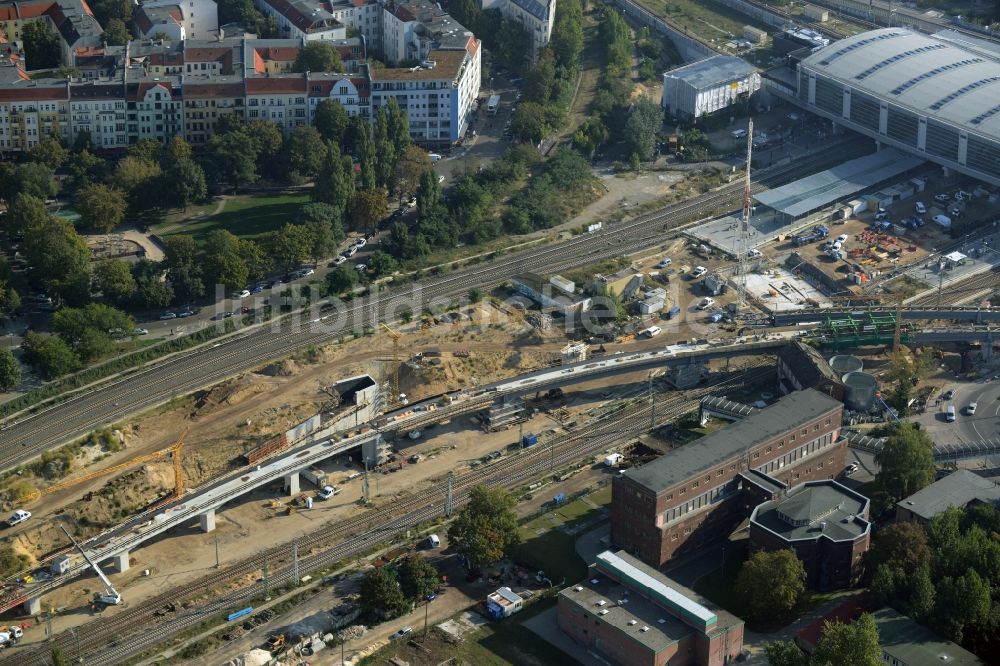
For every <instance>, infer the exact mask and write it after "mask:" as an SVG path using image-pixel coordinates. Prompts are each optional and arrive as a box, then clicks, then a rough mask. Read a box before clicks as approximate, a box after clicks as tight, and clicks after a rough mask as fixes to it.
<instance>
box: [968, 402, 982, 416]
mask: <svg viewBox="0 0 1000 666" xmlns="http://www.w3.org/2000/svg"><path fill="white" fill-rule="evenodd" d="M976 407H979V403H977V402H970V403H969V406H968V408H967V409H966V410H965V413H966V414H968V415H969V416H972V415H974V414H975V413H976Z"/></svg>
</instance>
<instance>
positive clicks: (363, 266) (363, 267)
mask: <svg viewBox="0 0 1000 666" xmlns="http://www.w3.org/2000/svg"><path fill="white" fill-rule="evenodd" d="M354 270H356V271H357V272H359V273H364V272H365V271H366V270H368V264H354Z"/></svg>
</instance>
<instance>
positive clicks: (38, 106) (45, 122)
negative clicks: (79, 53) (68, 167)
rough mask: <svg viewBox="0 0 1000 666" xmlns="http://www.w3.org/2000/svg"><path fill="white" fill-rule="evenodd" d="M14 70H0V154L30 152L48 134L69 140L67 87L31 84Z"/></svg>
mask: <svg viewBox="0 0 1000 666" xmlns="http://www.w3.org/2000/svg"><path fill="white" fill-rule="evenodd" d="M17 71H18V70H17V69H16V68H15V67H10V66H8V67H3V68H0V81H2V82H3V83H4V85H3V86H2V87H3V92H4V93H5V94H4V95H3V96H0V154H4V155H7V154H11V153H19V152H26V151H28V150H31V149H32V148H33V147H34V146H35V145H36V144H38V142H39V141H40V140H41V139H43V138H45V137H46V136H49V135H54V136H59V137H62V138H63V139H64V140H70V119H69V87H68V86H67V85H66V83H65V82H63V81H32V80H29V79H26V78H21V76H19V75H17V73H16V72H17Z"/></svg>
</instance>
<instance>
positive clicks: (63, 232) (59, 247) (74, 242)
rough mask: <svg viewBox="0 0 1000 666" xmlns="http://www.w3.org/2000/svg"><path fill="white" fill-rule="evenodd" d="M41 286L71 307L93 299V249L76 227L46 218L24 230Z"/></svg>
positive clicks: (26, 248) (25, 248)
mask: <svg viewBox="0 0 1000 666" xmlns="http://www.w3.org/2000/svg"><path fill="white" fill-rule="evenodd" d="M21 247H22V249H23V252H24V255H25V257H26V258H27V260H28V264H29V266H31V270H32V273H33V275H34V277H35V278H36V279H37V280H38V282H39V283H42V284H44V285H45V286H46V287H47V289H48V290H49V291H50V292H51V293H53V294H55V295H56V296H58V297H59V298H61V299H62V300H63V301H65V302H67V303H69V304H70V305H79V304H82V303H85V302H86V301H87V300H88V299H89V298H90V248H88V247H87V243H86V242H85V241H84V240H83V238H82V237H81V236H80V234H78V233H76V230H75V229H74V228H73V225H72V224H71V223H70V222H69V221H68V220H64V219H62V218H57V217H52V216H51V215H47V216H46V217H45V219H44V220H37V221H35V222H33V223H32V225H31V226H29V227H27V228H26V229H25V230H24V244H23V245H22V246H21Z"/></svg>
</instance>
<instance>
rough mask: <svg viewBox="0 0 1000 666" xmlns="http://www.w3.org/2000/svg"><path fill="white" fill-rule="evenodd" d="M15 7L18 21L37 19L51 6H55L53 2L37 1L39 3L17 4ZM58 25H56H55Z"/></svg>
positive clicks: (49, 0) (46, 0) (48, 0)
mask: <svg viewBox="0 0 1000 666" xmlns="http://www.w3.org/2000/svg"><path fill="white" fill-rule="evenodd" d="M15 4H16V5H17V17H18V18H19V19H22V20H23V19H30V18H38V17H39V16H41V15H42V14H44V13H45V12H47V11H48V10H49V9H51V8H52V7H53V6H55V2H54V0H39V2H18V3H15ZM57 25H58V24H57Z"/></svg>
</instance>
